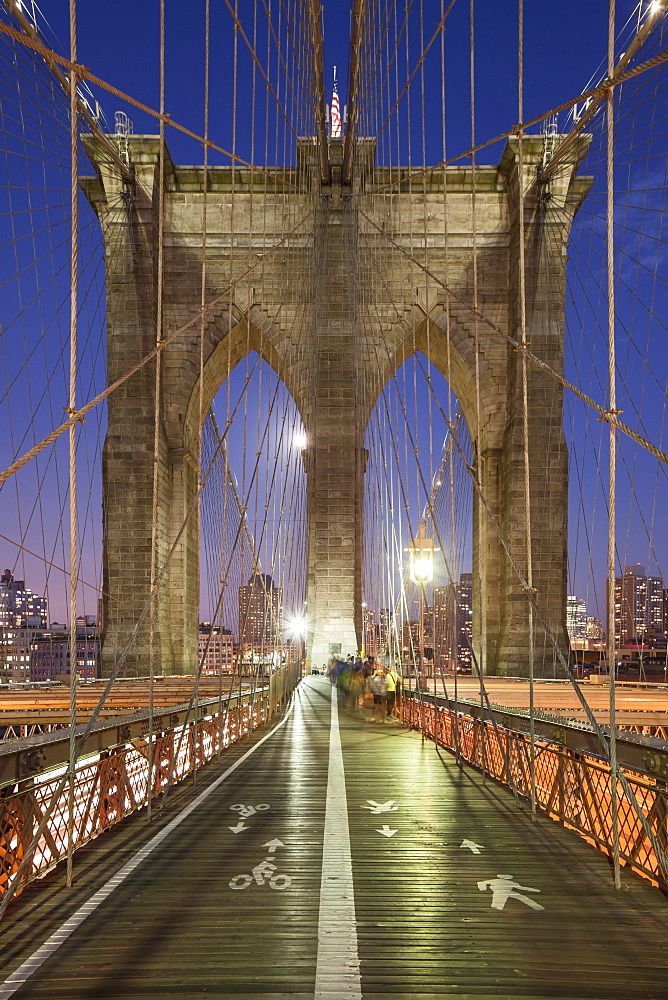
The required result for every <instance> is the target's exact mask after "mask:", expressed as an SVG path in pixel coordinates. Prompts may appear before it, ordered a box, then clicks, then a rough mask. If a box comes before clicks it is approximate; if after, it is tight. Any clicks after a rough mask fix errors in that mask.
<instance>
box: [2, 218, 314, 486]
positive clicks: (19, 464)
mask: <svg viewBox="0 0 668 1000" xmlns="http://www.w3.org/2000/svg"><path fill="white" fill-rule="evenodd" d="M311 214H312V212H311V211H309V212H308V213H307V216H305V217H303V218H302V219H300V221H299V222H298V224H297V225H296V226H295V227H294V229H291V230H290V232H289V233H288V234H287V235H286V236H284V237H283V239H282V240H280V241H279V242H278V243H276V244H275V245H274V246H273V247H271V248H270V249H269V250H268V251H267V252H266V253H264V254H262V257H261V258H260V259H259V260H257V261H256V262H255V263H254V264H251V266H250V267H248V268H247V269H246V270H245V271H244V272H243V273H242V274H240V275H239V277H238V278H235V279H234V280H233V281H231V282H230V283H229V284H228V285H227V287H226V288H225V289H224V291H222V292H221V293H220V295H217V296H216V297H215V299H212V300H211V302H209V303H208V304H207V305H206V307H205V308H204V309H198V310H197V312H196V313H195V314H194V315H193V316H192V317H191V318H190V319H189V320H188V322H187V323H184V324H183V326H180V327H179V329H178V330H175V331H174V333H172V334H170V336H169V337H166V338H165V339H164V340H163V341H162V342H161V343H160V344H157V345H156V346H155V347H154V348H153V350H152V351H149V353H148V354H145V355H144V357H143V358H142V359H141V360H140V361H138V362H137V364H136V365H133V366H132V368H130V369H128V371H126V372H125V373H124V374H123V375H121V376H120V378H118V379H116V381H115V382H112V384H111V385H110V386H107V388H106V389H104V390H103V391H102V392H100V393H99V394H98V395H97V396H95V397H94V398H93V399H91V400H90V401H89V402H88V403H86V404H85V405H84V406H82V407H80V408H79V409H78V410H77V411H76V413H74V414H73V415H72V416H71V417H69V419H68V420H65V421H64V422H63V423H62V424H60V426H59V427H56V428H55V429H54V430H52V431H51V433H50V434H47V436H46V437H45V438H43V439H42V440H41V441H40V442H39V443H38V444H36V445H35V446H34V447H33V448H31V449H30V450H29V451H27V452H26V453H25V454H24V455H22V456H21V457H20V458H17V460H16V461H15V462H13V463H12V464H11V465H10V466H8V467H7V468H6V469H5V471H4V472H0V487H1V486H2V485H3V483H5V482H6V481H7V480H8V479H10V478H11V476H13V475H15V473H17V472H18V471H19V470H20V469H22V468H23V466H24V465H27V464H28V462H30V460H31V459H33V458H34V457H35V456H36V455H39V453H40V452H41V451H44V449H45V448H48V446H49V445H50V444H53V442H54V441H56V440H57V438H59V437H60V435H61V434H63V433H64V432H65V431H66V430H69V428H70V427H72V426H73V425H74V424H76V423H79V422H80V421H82V420H83V418H84V417H85V416H86V414H88V413H90V411H91V410H93V409H94V408H95V407H96V406H98V405H99V403H101V402H102V401H103V400H105V399H106V398H107V396H110V395H111V394H112V393H113V392H115V391H116V389H118V388H119V387H120V386H122V385H123V383H124V382H127V380H128V379H129V378H132V376H133V375H135V374H136V373H137V372H138V371H140V370H141V369H142V368H143V367H144V366H145V365H147V364H148V362H149V361H151V360H152V359H153V358H155V357H157V356H158V355H159V354H160V353H161V352H162V351H164V350H165V348H166V347H168V346H169V345H170V344H172V343H173V342H174V341H175V340H177V339H178V338H179V337H180V336H181V335H182V334H183V333H184V332H185V331H186V330H189V329H190V327H191V326H194V325H195V323H197V322H198V321H199V320H201V318H202V316H204V315H206V313H208V312H209V311H210V310H211V309H213V307H214V306H215V305H218V303H219V302H221V301H222V300H223V299H225V298H227V297H228V296H229V293H230V291H231V290H232V289H233V288H234V287H235V286H236V285H238V284H239V282H240V281H243V279H244V278H246V277H248V275H249V274H251V273H252V272H253V271H254V270H255V268H256V267H259V266H260V265H261V264H263V263H264V261H265V260H266V258H267V257H270V256H272V254H275V253H276V252H277V251H278V250H280V249H281V247H282V246H283V245H284V243H285V242H286V240H288V239H289V238H290V237H291V236H293V235H294V234H295V233H296V232H297V230H298V229H299V228H300V227H301V226H302V224H303V222H304V221H305V219H306V218H307V217H308V216H309V215H311Z"/></svg>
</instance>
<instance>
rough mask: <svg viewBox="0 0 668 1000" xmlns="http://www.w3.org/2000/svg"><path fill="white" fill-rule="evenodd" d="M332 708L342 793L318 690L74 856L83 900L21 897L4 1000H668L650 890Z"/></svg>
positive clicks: (441, 760) (502, 795) (322, 690)
mask: <svg viewBox="0 0 668 1000" xmlns="http://www.w3.org/2000/svg"><path fill="white" fill-rule="evenodd" d="M338 711H339V729H338V731H339V733H340V740H341V757H342V762H343V768H344V770H345V787H344V788H343V791H342V789H341V786H340V785H337V780H339V778H340V775H339V778H337V772H336V767H331V766H330V719H331V688H330V685H329V682H328V681H327V680H325V679H324V678H312V679H310V680H308V681H307V682H305V683H304V684H303V685H302V686H301V688H300V689H299V691H298V693H297V696H296V699H295V707H294V710H293V711H292V712H291V713H290V714H289V716H288V717H287V719H286V721H285V723H284V724H283V725H282V726H281V727H280V728H279V729H278V730H276V732H274V733H273V735H271V736H269V738H268V739H266V740H265V741H264V742H262V743H260V740H261V738H262V736H263V734H256V735H254V736H253V737H252V738H251V740H249V741H244V742H243V743H242V744H241V745H239V746H237V747H233V748H230V750H229V751H228V752H227V753H226V754H225V756H224V758H223V761H222V763H221V765H220V766H219V765H210V766H209V767H208V768H207V769H206V770H205V772H204V773H203V774H202V775H200V778H199V779H198V785H197V787H196V788H194V789H193V788H192V786H191V785H190V784H187V785H184V786H183V787H182V788H180V789H178V790H175V793H174V795H173V798H172V799H171V800H170V802H169V804H168V807H167V809H166V810H165V812H164V813H162V814H159V816H158V818H157V819H156V821H155V822H154V823H153V824H152V825H151V827H150V829H149V828H147V826H146V824H145V823H144V822H143V821H142V818H141V817H139V818H135V819H132V820H130V821H127V822H126V823H124V824H121V826H120V828H119V829H118V830H115V831H113V832H110V833H109V834H108V835H106V836H104V837H102V838H100V839H99V840H98V841H97V842H96V843H95V844H93V845H91V846H90V847H89V848H87V849H86V850H85V851H82V852H80V853H79V854H78V855H77V856H76V859H75V861H76V875H77V884H76V886H75V888H73V889H71V890H66V889H63V888H61V886H62V881H63V873H61V872H60V871H57V872H54V873H52V874H51V875H50V876H49V877H48V878H46V879H44V880H42V881H41V882H39V883H36V884H35V885H33V886H31V887H29V888H28V889H27V890H26V891H25V892H24V893H23V895H22V896H21V897H20V898H19V899H18V900H16V901H15V903H14V904H13V905H12V907H11V908H10V910H9V912H8V915H7V916H6V918H5V921H4V925H3V928H2V934H1V936H0V963H1V973H2V979H3V980H4V981H5V983H4V985H3V986H0V1000H1V998H4V997H9V996H15V997H16V998H17V1000H27V998H34V1000H38V998H39V1000H46V998H59V1000H60V998H67V1000H82V998H91V1000H92V998H112V997H113V998H115V1000H140V998H142V1000H144V998H163V997H164V998H171V997H178V998H188V1000H190V998H195V997H198V998H199V997H203V996H206V997H225V998H230V997H234V998H239V1000H244V998H250V997H262V998H265V1000H287V998H293V1000H301V998H306V997H308V998H314V997H315V998H317V1000H327V998H330V1000H337V998H341V1000H343V998H350V997H364V998H367V997H391V998H392V1000H407V998H409V997H410V998H413V997H417V998H422V1000H430V998H436V997H443V996H448V997H456V998H460V1000H463V998H467V1000H473V998H476V1000H485V998H491V997H495V998H507V1000H510V998H513V1000H514V998H523V1000H537V998H547V997H558V998H563V1000H584V998H616V1000H636V998H637V1000H668V975H667V973H668V958H667V957H666V947H665V942H666V940H667V939H668V937H667V935H668V903H667V902H666V900H665V898H664V896H663V895H662V894H661V893H660V892H659V891H658V890H657V889H654V888H652V886H650V885H649V883H647V882H645V881H644V880H642V879H640V878H638V877H636V876H634V875H632V874H629V873H626V872H624V871H623V873H622V877H623V888H622V890H621V891H620V892H617V891H615V889H614V887H613V884H612V878H611V873H610V866H609V863H608V861H607V859H606V858H605V857H604V856H603V855H601V854H600V853H598V852H597V851H595V850H594V849H593V848H591V847H589V846H588V845H586V844H585V843H583V842H582V841H581V840H580V839H579V838H578V837H577V836H576V835H575V834H572V833H569V832H568V831H565V830H563V829H561V828H560V827H559V826H558V825H557V824H556V823H553V822H551V821H550V820H547V819H545V818H543V817H539V819H538V821H537V822H535V823H533V822H532V820H531V817H530V815H529V814H528V810H522V811H519V810H518V809H517V807H516V806H515V803H514V801H513V798H512V795H511V794H510V793H509V792H508V791H507V790H505V789H503V788H500V787H499V786H497V785H495V784H494V783H493V782H491V781H489V780H488V781H487V782H485V781H484V780H483V778H482V776H480V775H479V774H477V773H476V772H473V771H470V770H468V769H467V770H460V769H459V768H458V767H457V766H456V763H455V761H454V759H453V758H452V757H451V756H449V755H448V754H446V753H443V752H439V751H437V750H436V748H435V747H434V746H433V745H432V744H430V743H428V742H423V741H422V740H421V738H420V736H419V735H418V734H416V733H413V732H408V731H407V730H405V729H404V728H403V727H402V726H401V725H400V724H399V723H398V722H396V721H395V722H392V723H389V724H385V723H378V722H371V721H370V713H369V712H367V711H366V710H360V709H357V708H347V707H346V706H345V704H343V703H342V704H341V705H340V706H339V709H338ZM252 746H256V747H257V748H256V749H255V750H254V752H253V753H252V754H251V756H249V757H248V758H247V759H246V760H245V761H244V760H242V756H243V755H244V754H246V753H247V751H248V750H249V749H250V748H251V747H252ZM333 746H334V744H333V743H332V747H333ZM332 753H333V754H334V751H333V750H332ZM239 761H241V763H239V766H238V767H237V768H236V770H234V771H233V772H232V773H230V774H228V776H227V777H226V778H225V780H223V781H222V782H219V783H218V784H217V785H216V782H217V781H219V779H220V777H221V776H222V774H223V773H224V772H226V771H228V770H229V768H230V766H231V765H232V764H234V763H235V762H239ZM328 781H329V784H328ZM328 788H329V805H328ZM210 789H213V790H212V791H210V793H209V794H208V796H207V797H205V798H204V799H203V801H202V802H201V804H200V805H199V806H198V807H197V808H196V809H195V810H193V811H192V812H191V813H190V814H189V815H187V816H186V817H185V818H184V819H183V820H182V821H181V823H180V825H179V826H178V827H176V828H175V829H173V830H172V832H171V833H169V834H168V835H166V836H165V837H164V840H163V841H162V842H161V843H160V844H159V845H158V846H156V847H155V849H153V850H152V852H151V853H149V854H148V855H147V856H146V857H145V859H144V860H142V861H141V863H140V864H138V865H137V867H136V868H135V869H134V871H133V872H132V873H131V874H129V875H127V877H126V878H125V879H124V880H122V881H120V882H119V884H118V885H117V887H116V888H115V889H114V891H113V892H111V894H110V895H109V896H108V897H107V898H106V899H105V900H104V901H103V902H101V903H100V905H99V906H97V908H96V909H94V910H93V911H92V912H91V913H90V915H89V916H88V917H87V918H86V919H85V920H83V922H81V924H80V926H79V927H78V929H76V930H75V931H74V932H73V933H72V934H71V935H70V936H65V935H64V934H61V938H62V941H63V943H62V944H60V946H59V947H58V948H57V949H56V950H54V951H53V953H52V954H51V955H50V957H49V958H47V959H46V960H45V961H44V962H43V963H42V964H39V965H37V964H35V967H34V971H33V973H32V975H31V976H30V977H29V978H27V979H26V980H25V982H23V984H22V985H18V986H17V988H16V989H15V988H14V986H13V985H11V984H12V974H14V973H15V970H16V969H17V968H19V967H20V966H21V964H22V963H24V962H25V961H26V960H27V959H29V957H30V956H31V955H33V954H34V953H35V952H36V949H38V948H39V946H40V945H41V944H42V942H44V941H45V940H46V939H47V938H48V937H49V935H50V934H53V933H54V932H55V931H56V930H57V928H59V927H61V926H62V925H63V923H64V921H65V920H67V918H68V917H70V916H71V915H72V914H73V913H75V912H76V911H78V910H79V908H80V907H81V906H82V904H83V903H84V902H85V901H86V900H88V899H89V898H90V897H91V896H92V895H93V894H94V893H95V892H96V891H97V890H98V889H99V888H100V886H102V885H103V884H104V883H105V882H107V880H109V879H110V878H111V877H112V875H113V874H114V873H115V872H116V871H117V870H118V869H121V868H122V866H123V865H124V864H125V863H126V862H127V860H128V859H129V858H130V857H132V856H133V855H135V854H136V852H137V851H138V850H140V849H142V848H144V847H145V846H146V845H147V844H149V843H150V842H151V840H152V839H153V838H154V837H155V836H156V834H158V833H159V832H160V831H161V830H162V831H163V832H164V831H166V829H167V824H168V823H170V822H172V821H174V820H175V818H176V817H178V815H179V814H181V813H182V810H183V809H184V808H185V807H186V806H188V804H189V803H192V802H193V801H194V800H195V799H196V797H197V796H199V795H201V794H202V793H203V792H206V791H209V790H210ZM341 795H343V800H345V799H347V814H348V826H349V844H350V846H349V857H347V856H346V854H347V848H346V846H345V837H343V838H342V837H341V836H340V833H341V831H340V830H335V843H334V848H335V850H334V853H332V850H330V851H329V853H328V852H327V851H326V852H325V856H326V859H327V858H328V859H329V860H326V865H328V866H329V868H328V871H329V875H327V876H326V879H325V881H326V882H327V886H325V884H324V883H323V885H322V886H321V877H322V865H323V837H324V836H327V837H330V839H331V835H332V834H331V816H332V815H336V809H337V808H339V807H340V805H341V801H342V799H341ZM337 796H338V799H337ZM259 806H262V807H267V808H258V807H259ZM249 807H252V808H253V810H254V811H251V810H250V808H249ZM332 809H333V810H334V812H332V811H331V810H332ZM326 814H327V815H328V816H329V817H330V821H329V829H330V833H329V834H327V835H326V834H325V831H326V830H327V829H328V827H327V826H326V822H325V819H326ZM339 825H342V824H339ZM343 825H345V824H343ZM392 831H394V832H392ZM467 842H468V846H467ZM331 846H332V845H331V844H330V847H331ZM348 861H349V863H350V868H351V871H352V887H353V890H354V898H353V899H352V900H347V889H346V888H345V885H346V883H345V871H346V866H347V864H348ZM332 864H333V865H334V869H333V870H332V867H331V866H332ZM274 865H275V867H272V866H274ZM499 876H512V880H513V881H514V883H515V885H514V886H510V889H511V890H513V889H514V892H515V893H516V894H517V895H518V896H519V897H520V898H517V896H510V897H508V883H509V879H508V878H505V879H503V878H499ZM339 878H340V880H341V881H340V885H339V887H338V889H337V880H339ZM490 882H491V883H492V884H491V885H490ZM479 883H480V884H481V885H480V886H479ZM504 885H505V886H506V890H505V903H504V905H503V908H500V907H501V904H502V903H503V898H504V891H503V887H504ZM494 890H496V892H494ZM531 890H536V891H531ZM337 891H338V893H339V895H338V897H337ZM321 898H322V900H323V901H324V902H323V907H322V908H321ZM337 898H338V902H337ZM492 903H496V904H497V905H496V908H495V907H493V906H492ZM530 903H533V904H534V906H531V905H529V904H530ZM349 904H350V906H349ZM353 905H354V910H352V909H351V907H352V906H353ZM536 905H539V906H541V907H543V908H542V909H536V908H534V907H535V906H536ZM346 907H348V909H346ZM351 912H352V913H353V914H354V917H353V918H349V917H347V916H346V914H349V913H351ZM343 921H346V922H345V924H344V923H343ZM319 936H320V942H321V946H320V949H319V946H318V939H319ZM337 940H340V942H341V946H340V947H337ZM355 940H356V954H353V952H354V951H355ZM323 941H324V942H326V946H325V944H323ZM351 942H352V944H351ZM337 962H338V963H339V965H340V967H341V969H342V970H344V971H342V972H341V975H340V979H339V985H337V975H338V973H337ZM325 966H326V969H325V973H324V974H323V972H322V969H323V967H325ZM357 970H359V976H358V986H357V987H355V984H354V981H355V977H356V976H357ZM316 983H317V984H318V985H317V986H316ZM328 984H329V986H328Z"/></svg>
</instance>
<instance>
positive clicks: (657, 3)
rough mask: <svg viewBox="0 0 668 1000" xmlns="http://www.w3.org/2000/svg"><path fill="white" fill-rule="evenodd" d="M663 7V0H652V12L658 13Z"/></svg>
mask: <svg viewBox="0 0 668 1000" xmlns="http://www.w3.org/2000/svg"><path fill="white" fill-rule="evenodd" d="M662 7H663V0H652V2H651V3H650V5H649V12H650V14H658V13H659V11H660V10H661V8H662Z"/></svg>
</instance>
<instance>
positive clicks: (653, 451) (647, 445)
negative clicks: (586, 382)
mask: <svg viewBox="0 0 668 1000" xmlns="http://www.w3.org/2000/svg"><path fill="white" fill-rule="evenodd" d="M359 211H360V215H363V216H364V218H365V219H366V220H367V222H369V223H370V224H371V225H372V226H373V227H374V229H375V230H376V231H377V232H378V233H379V234H380V235H381V236H383V237H384V238H385V239H386V240H387V241H388V243H390V244H391V245H392V246H393V247H394V248H395V249H396V250H398V251H399V252H400V253H402V254H403V255H404V257H407V258H408V259H409V260H410V261H411V262H412V263H413V264H415V266H416V267H419V268H420V270H421V271H424V273H425V274H426V275H428V276H429V277H430V278H431V279H432V281H435V282H436V284H437V285H440V287H441V288H443V289H444V291H445V292H447V294H448V295H449V296H450V297H451V298H453V299H455V300H456V301H457V302H459V304H460V305H462V306H463V307H464V308H465V309H466V310H467V312H468V313H469V315H470V316H474V317H477V318H478V319H479V320H482V322H483V323H485V325H486V326H488V327H489V328H490V329H491V330H494V332H495V333H498V334H499V336H501V337H503V339H504V340H506V341H507V342H508V343H509V344H511V345H512V347H514V349H515V350H516V351H519V352H520V353H522V354H524V355H525V356H526V357H527V358H528V360H529V361H531V363H532V364H534V365H536V366H537V367H538V368H542V369H543V371H545V372H547V374H548V375H550V376H551V377H552V378H553V379H555V380H556V381H557V382H559V383H560V384H561V385H562V386H563V387H564V388H565V389H568V390H569V391H570V392H572V393H573V394H574V395H576V396H578V398H579V399H581V400H582V401H583V403H586V404H587V406H589V407H591V409H592V410H595V411H596V412H597V413H598V414H599V416H600V417H601V419H602V420H607V421H608V422H609V423H612V424H614V425H615V427H617V428H618V430H620V431H622V433H623V434H626V435H627V437H630V438H631V440H632V441H635V442H636V444H639V445H640V446H641V447H642V448H644V449H645V450H646V451H648V452H649V453H650V455H654V457H655V458H658V460H659V461H660V462H663V463H664V464H666V465H668V454H667V453H666V452H665V451H662V450H661V449H660V448H657V446H656V445H654V444H652V442H651V441H648V440H647V438H645V437H643V436H642V434H638V433H637V432H636V431H634V430H633V429H632V428H631V427H629V426H627V424H625V423H623V422H622V421H621V420H620V419H619V417H618V416H617V414H616V413H611V412H610V411H609V410H606V408H605V407H604V406H603V405H602V404H601V403H597V402H596V401H595V400H594V399H592V398H591V397H590V396H588V395H587V393H586V392H583V391H582V389H579V388H578V387H577V386H576V385H574V384H573V383H572V382H569V380H568V379H567V378H565V377H564V376H563V375H561V374H560V373H559V372H557V371H555V370H554V368H552V367H551V366H550V365H548V364H547V362H545V361H543V360H542V359H541V358H539V357H538V356H537V355H535V354H533V353H532V352H531V351H530V350H529V349H528V348H527V347H526V346H525V345H524V344H522V342H521V341H519V340H516V339H515V338H514V337H511V335H510V334H509V333H506V331H505V330H503V329H502V328H501V327H500V326H499V325H498V324H497V323H494V321H493V320H491V319H489V318H488V317H487V316H485V314H484V313H483V312H482V311H481V310H480V309H475V308H474V307H473V306H472V305H470V303H469V302H467V301H466V299H464V298H463V297H462V296H461V295H459V294H458V293H457V292H455V290H454V289H453V288H451V287H450V286H449V285H447V284H446V283H445V282H444V281H442V280H441V278H439V277H438V276H437V275H436V274H434V272H433V271H432V270H431V269H430V268H428V267H426V266H425V265H424V264H421V263H420V261H419V260H418V259H417V258H416V257H415V256H414V255H413V254H411V253H410V252H409V251H408V250H405V249H404V247H402V246H401V245H400V244H399V243H397V242H396V240H393V239H392V237H391V236H388V235H387V233H385V232H383V230H382V228H381V227H380V226H379V225H378V224H377V223H376V222H374V220H373V219H371V218H370V217H369V216H368V215H366V213H365V212H363V211H362V209H360V210H359ZM0 482H2V479H1V478H0Z"/></svg>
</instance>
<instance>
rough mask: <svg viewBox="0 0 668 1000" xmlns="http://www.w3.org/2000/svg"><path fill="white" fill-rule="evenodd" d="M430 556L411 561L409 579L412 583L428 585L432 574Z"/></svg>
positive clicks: (416, 557) (417, 557) (418, 557)
mask: <svg viewBox="0 0 668 1000" xmlns="http://www.w3.org/2000/svg"><path fill="white" fill-rule="evenodd" d="M432 567H433V562H432V559H431V557H430V556H415V557H413V559H412V560H411V579H412V580H413V582H414V583H430V582H431V578H432V572H433V568H432Z"/></svg>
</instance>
